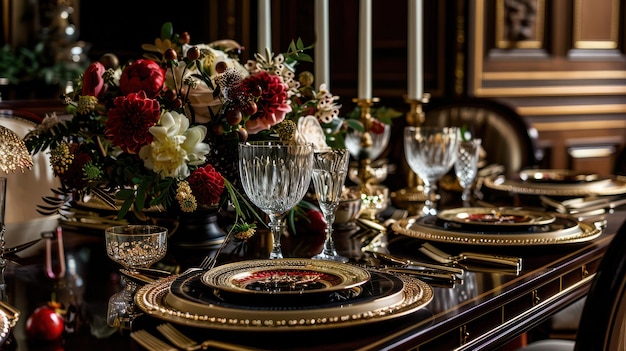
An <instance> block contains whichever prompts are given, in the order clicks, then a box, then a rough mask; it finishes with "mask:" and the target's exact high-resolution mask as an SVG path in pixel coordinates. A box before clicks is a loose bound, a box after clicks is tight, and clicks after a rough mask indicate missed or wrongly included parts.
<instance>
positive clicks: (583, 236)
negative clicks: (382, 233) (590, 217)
mask: <svg viewBox="0 0 626 351" xmlns="http://www.w3.org/2000/svg"><path fill="white" fill-rule="evenodd" d="M554 216H555V217H556V219H555V221H554V222H552V223H550V224H548V225H547V226H548V229H547V230H542V231H538V232H527V231H505V232H497V231H495V232H493V231H490V232H480V231H463V230H450V229H447V228H443V227H442V226H441V225H439V224H438V223H437V220H436V216H426V217H411V218H406V219H401V220H399V221H397V222H395V223H394V224H393V225H392V229H393V231H394V232H396V233H398V234H402V235H406V236H409V237H413V238H418V239H422V240H426V241H437V242H443V243H449V244H464V245H482V246H537V245H560V244H574V243H580V242H585V241H590V240H593V239H595V238H597V237H598V236H599V235H600V234H602V230H601V229H600V228H598V227H596V226H595V225H593V224H591V223H587V222H581V221H578V220H576V219H574V218H573V217H571V216H568V215H561V214H554Z"/></svg>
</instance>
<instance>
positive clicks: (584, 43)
mask: <svg viewBox="0 0 626 351" xmlns="http://www.w3.org/2000/svg"><path fill="white" fill-rule="evenodd" d="M511 4H513V5H515V6H512V5H511ZM624 5H625V4H624V1H620V0H573V1H565V0H555V1H544V0H529V1H521V0H520V1H506V0H476V1H474V2H473V6H472V9H471V12H470V13H468V15H469V17H470V22H471V23H472V25H471V27H470V28H469V33H470V38H471V43H470V45H469V48H470V52H469V54H470V58H471V64H470V66H469V67H468V71H469V72H468V73H469V74H470V76H469V77H470V79H469V81H468V89H469V94H470V95H473V96H478V97H485V98H492V99H496V100H500V101H503V102H505V103H507V104H509V105H511V106H513V107H514V108H515V109H516V110H517V112H518V113H519V114H521V115H522V116H523V117H524V118H526V119H527V120H528V121H529V122H530V123H531V124H532V125H533V126H534V127H535V128H536V129H537V130H538V132H539V138H540V139H539V140H540V146H541V147H542V148H543V149H544V154H545V159H544V164H545V165H546V166H549V167H553V168H572V169H585V170H595V171H602V172H606V173H609V172H611V171H612V170H613V165H614V163H615V161H616V155H617V153H618V152H620V150H621V149H622V148H623V147H624V144H626V53H625V52H624V48H625V47H626V45H625V43H626V39H625V37H624V19H625V13H626V8H625V6H624ZM520 27H521V29H520Z"/></svg>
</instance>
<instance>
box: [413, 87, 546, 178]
mask: <svg viewBox="0 0 626 351" xmlns="http://www.w3.org/2000/svg"><path fill="white" fill-rule="evenodd" d="M429 105H430V106H429ZM425 109H427V110H426V120H425V121H424V126H440V127H445V126H452V127H466V128H467V129H468V130H469V131H470V132H471V133H472V135H473V137H474V138H480V139H482V148H483V150H484V151H485V152H486V156H485V160H486V162H487V164H500V165H502V166H504V167H505V170H506V172H507V174H513V173H516V172H519V171H520V170H522V169H524V168H529V167H532V166H534V165H535V164H536V162H537V154H536V152H537V149H536V146H535V144H536V139H537V132H536V130H535V129H533V128H531V127H530V126H529V125H528V124H527V123H526V121H525V120H524V119H523V118H522V117H521V116H520V115H519V114H517V113H516V112H515V111H514V110H513V109H511V108H510V107H508V106H506V105H503V104H500V103H498V102H495V101H492V100H487V99H478V98H468V99H460V100H453V101H445V102H440V103H437V102H433V103H432V104H430V103H429V104H427V105H425Z"/></svg>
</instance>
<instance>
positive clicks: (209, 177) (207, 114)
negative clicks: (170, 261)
mask: <svg viewBox="0 0 626 351" xmlns="http://www.w3.org/2000/svg"><path fill="white" fill-rule="evenodd" d="M190 43H191V39H190V36H189V34H188V33H182V34H176V33H174V31H173V29H172V26H171V24H169V23H166V24H165V25H164V26H163V27H162V30H161V36H160V37H159V38H157V39H156V40H155V41H154V43H153V44H152V43H151V44H144V45H143V46H142V48H143V49H144V50H145V51H146V53H145V54H144V57H143V58H140V59H137V60H135V61H133V62H131V63H129V64H123V65H120V64H118V62H117V58H116V57H115V55H112V54H107V55H105V56H103V58H102V59H101V60H100V61H99V62H94V63H92V64H91V65H90V66H89V67H88V68H87V70H86V71H85V72H84V74H83V75H82V77H81V79H80V81H79V82H77V84H76V87H77V89H76V90H75V91H74V93H72V94H68V95H67V96H65V102H66V103H67V106H68V111H69V112H71V114H72V116H73V118H71V119H67V120H65V119H64V120H61V119H59V118H57V116H55V115H52V116H47V117H46V118H45V120H44V121H43V123H42V124H41V125H40V126H39V127H38V128H37V129H36V130H34V131H33V132H31V133H30V134H29V135H27V136H26V138H25V141H26V144H27V146H28V148H29V150H30V151H31V152H32V153H37V152H41V151H42V150H45V149H46V148H48V147H49V148H50V154H51V165H52V167H53V169H54V173H55V175H56V176H57V177H59V178H60V180H61V188H60V189H55V190H54V193H55V195H54V196H49V197H46V198H44V201H45V202H46V204H45V205H43V206H40V208H41V210H42V211H47V212H49V213H50V212H54V211H58V209H59V208H60V207H61V206H63V205H66V204H67V203H68V201H69V200H75V201H76V200H82V199H84V198H85V197H86V196H92V197H94V196H95V197H97V198H99V199H101V200H102V201H104V202H105V203H106V204H108V205H109V206H110V207H111V208H115V209H117V211H118V218H125V217H127V215H128V214H129V213H142V212H144V211H146V210H148V209H156V210H158V211H171V210H172V209H175V210H176V211H178V212H179V213H180V212H187V213H193V212H195V211H198V210H199V209H201V208H203V207H219V206H220V205H224V204H226V205H227V206H229V207H230V208H234V211H235V214H236V217H235V221H234V225H233V227H232V229H233V231H234V232H235V233H236V237H237V235H239V236H240V237H243V238H246V237H248V236H250V235H252V234H253V233H254V227H255V224H254V222H261V223H262V221H260V220H259V217H258V215H257V214H256V212H255V211H254V210H253V209H252V205H251V204H250V203H249V202H248V201H247V200H246V199H245V196H242V194H241V193H240V192H239V191H238V188H237V186H236V182H237V175H236V172H234V171H233V169H232V166H233V161H235V160H236V157H235V158H234V160H233V158H232V155H231V157H230V160H224V158H225V156H224V152H225V150H224V149H225V148H224V145H225V143H223V141H224V140H231V141H235V142H240V141H245V140H248V139H249V138H257V139H267V138H280V139H283V140H290V141H293V142H304V141H308V142H313V143H315V145H316V147H318V148H325V147H329V145H330V146H338V145H339V146H340V145H341V142H342V138H341V134H342V132H344V131H345V130H346V128H347V127H348V125H350V126H352V127H353V128H362V126H359V123H358V121H356V120H353V121H346V120H344V119H343V118H340V117H339V109H340V106H339V105H337V103H336V101H337V99H338V97H336V96H333V95H332V94H331V93H330V92H328V91H327V90H326V89H325V87H324V86H323V85H322V86H320V87H319V89H315V88H314V87H313V77H312V75H311V74H310V73H303V74H300V75H299V76H298V77H296V76H295V66H296V64H297V63H298V62H301V61H309V60H310V57H309V56H308V55H307V54H306V53H305V50H307V49H308V48H309V47H305V46H304V45H303V43H302V42H301V41H300V40H298V41H295V42H292V43H291V45H290V46H289V49H288V51H287V52H286V53H284V54H279V55H276V56H274V55H273V54H272V53H270V52H266V53H265V55H262V54H256V55H255V60H250V61H248V62H247V63H245V64H241V63H240V62H239V58H238V54H239V52H240V50H241V49H242V48H241V47H240V46H239V45H238V44H237V43H236V42H234V41H232V40H221V41H217V42H213V43H210V44H197V45H192V44H190ZM220 146H221V148H220ZM230 149H231V150H232V148H230ZM234 149H235V150H236V147H235V148H234ZM220 153H221V154H220ZM226 158H228V157H226ZM225 161H227V162H225ZM229 168H230V169H229Z"/></svg>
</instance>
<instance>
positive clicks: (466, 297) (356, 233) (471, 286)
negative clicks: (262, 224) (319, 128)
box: [5, 211, 625, 350]
mask: <svg viewBox="0 0 626 351" xmlns="http://www.w3.org/2000/svg"><path fill="white" fill-rule="evenodd" d="M624 214H625V213H624V212H623V211H622V212H616V213H614V214H612V215H610V217H609V218H608V219H609V221H608V227H607V228H606V229H605V231H604V233H603V234H602V235H601V236H600V237H599V238H597V239H595V240H593V241H590V242H585V243H581V244H572V245H562V246H552V247H508V248H499V249H498V252H494V251H493V250H494V248H485V247H471V248H467V247H460V246H459V245H443V244H437V246H438V247H439V248H441V249H443V250H444V251H447V252H451V253H459V252H461V251H468V249H471V251H478V252H480V251H483V252H490V253H496V254H506V255H514V256H519V257H521V258H522V259H523V268H522V270H521V272H519V274H517V272H514V271H506V270H504V271H503V270H497V269H496V270H489V269H479V270H476V269H467V270H465V273H464V274H463V276H462V277H461V279H459V280H458V281H456V282H454V283H453V284H441V282H437V281H428V283H429V284H430V285H431V286H432V288H433V293H434V298H433V299H432V301H431V302H430V303H429V304H428V305H427V306H426V307H425V308H422V309H419V310H418V311H416V312H414V313H411V314H409V315H407V316H403V317H399V318H396V319H392V320H388V321H383V322H376V323H371V324H366V325H361V326H358V327H348V331H349V332H347V331H346V329H345V328H339V329H326V330H324V331H323V332H320V331H317V332H316V331H298V332H293V333H292V334H290V335H289V337H288V338H287V337H284V334H283V333H276V334H272V333H270V334H267V333H263V334H262V333H257V332H250V333H249V335H248V334H243V335H245V337H244V336H242V331H241V330H233V331H229V330H226V331H222V330H220V331H215V330H212V329H194V328H189V327H184V326H181V327H180V329H181V330H182V331H184V332H185V333H186V334H188V335H189V336H192V337H193V338H194V339H196V340H198V341H201V340H204V339H207V338H215V339H218V340H224V341H229V342H233V343H237V344H242V345H247V346H253V347H257V348H262V349H263V348H267V349H284V350H287V349H289V350H294V349H296V350H316V349H319V348H320V347H324V349H329V350H333V349H337V350H348V349H349V350H353V349H359V348H363V349H380V348H382V347H383V346H389V345H392V344H395V343H400V344H403V345H404V346H403V347H402V348H404V347H409V346H411V347H415V346H417V345H421V344H424V345H423V346H422V348H420V350H421V349H449V348H453V347H456V346H459V345H460V343H461V342H463V341H468V340H471V338H474V337H476V336H478V335H481V334H484V333H485V332H486V331H487V330H491V329H493V328H494V327H495V326H497V325H500V324H502V323H505V322H507V321H509V320H512V319H514V317H515V316H516V315H519V314H521V313H523V312H524V311H526V310H529V309H531V308H533V307H535V306H537V305H539V307H541V306H542V305H541V304H540V303H538V301H539V300H537V301H534V300H533V297H536V298H537V299H541V302H543V301H544V300H546V298H547V297H548V296H552V295H559V297H558V298H557V299H556V300H553V301H552V302H550V306H548V305H547V304H546V307H545V308H547V309H555V310H558V309H560V308H563V307H565V306H566V305H567V304H569V303H571V302H573V301H574V300H575V299H576V298H578V297H580V296H582V294H584V293H586V285H585V284H587V283H589V282H588V281H586V280H585V274H586V273H581V266H582V267H584V268H585V269H587V270H588V271H589V273H593V272H594V269H595V268H594V267H595V266H597V264H598V263H599V259H600V258H601V256H602V252H603V250H604V248H605V247H606V246H607V245H608V242H609V240H610V239H611V236H612V234H613V233H615V231H616V230H617V228H618V227H619V225H620V224H621V222H622V221H623V218H624ZM371 234H372V233H371V232H368V230H367V229H366V228H364V227H362V226H356V227H353V228H348V229H347V230H338V231H337V232H336V235H335V242H336V246H337V249H338V251H339V252H340V253H341V254H342V255H346V256H349V257H351V259H352V261H353V262H356V263H359V264H372V263H373V262H374V261H373V260H372V257H371V255H370V254H368V253H367V252H363V251H362V250H361V247H362V246H363V245H364V244H367V243H369V241H368V240H371V239H372V235H371ZM269 235H270V234H269V233H267V232H263V231H260V232H259V233H258V234H257V236H256V237H255V238H254V239H253V242H252V244H251V245H250V246H249V247H248V249H247V250H240V251H237V250H236V249H235V248H233V247H229V246H227V248H226V250H225V252H224V254H223V255H220V259H219V262H220V263H222V262H228V261H237V260H244V259H252V258H265V257H267V256H265V255H267V252H268V250H269V247H270V246H269V245H268V243H269V240H268V238H269ZM320 239H321V240H320ZM378 239H380V238H378ZM64 240H65V250H66V261H67V272H66V275H65V277H63V278H61V279H50V278H48V277H47V276H46V272H45V267H44V258H43V252H35V253H34V254H32V255H31V256H29V257H28V258H25V259H24V260H23V261H22V262H21V265H15V264H11V265H10V266H9V268H8V269H7V282H8V284H9V287H8V293H9V299H10V302H11V303H12V304H13V305H14V306H16V307H17V308H19V309H20V311H22V316H21V318H20V320H19V322H18V325H17V326H16V327H15V328H14V330H13V335H12V338H11V339H10V343H8V344H7V345H5V348H6V349H11V347H12V346H16V347H17V349H18V350H63V349H64V350H85V349H92V350H111V349H114V348H118V349H120V350H123V349H131V348H132V349H141V347H140V346H138V345H137V344H136V343H135V342H134V341H131V339H130V337H129V336H128V332H127V331H118V330H117V329H115V328H111V327H109V326H108V325H107V323H106V314H107V303H108V300H109V298H110V297H111V296H112V295H113V294H115V293H116V292H118V291H120V290H122V288H123V286H122V283H121V279H120V274H119V272H118V268H119V267H118V266H117V265H115V264H114V263H113V262H112V261H111V260H109V259H108V258H107V256H106V253H105V250H104V236H103V235H98V234H94V233H90V234H87V233H80V232H76V231H65V232H64ZM384 240H385V245H386V248H388V250H389V251H390V252H392V253H394V254H396V255H399V256H402V257H406V258H411V259H414V260H419V261H429V258H428V257H426V256H425V255H424V254H422V253H421V252H420V251H419V247H420V245H421V244H422V242H421V241H419V240H416V239H413V238H409V237H405V236H402V235H395V234H393V233H389V234H387V235H385V236H384ZM322 242H323V237H322V238H317V237H310V236H301V237H291V238H289V239H288V240H286V241H285V242H284V243H283V251H284V253H285V256H287V257H310V256H311V253H315V252H319V248H320V247H321V246H320V245H321V244H322ZM206 253H207V250H189V249H185V250H176V249H172V250H170V251H169V252H168V256H167V257H166V258H165V259H164V260H163V261H161V262H160V263H159V266H158V268H165V269H169V270H172V271H176V272H180V271H182V270H184V269H185V268H187V267H193V266H194V265H197V264H198V263H199V262H200V261H201V260H202V258H203V257H204V256H205V255H206ZM430 262H432V260H430ZM580 281H583V283H584V284H583V283H580V284H579V283H578V282H580ZM555 282H558V283H555ZM555 284H557V285H558V286H557V285H555ZM577 284H578V285H577ZM569 286H574V288H572V289H570V290H568V291H566V292H562V291H563V290H567V289H566V287H569ZM559 291H561V293H559ZM52 296H54V297H55V299H56V300H57V301H59V302H61V303H62V304H63V305H64V306H66V307H68V308H67V310H68V311H67V313H68V316H69V317H68V319H69V323H68V325H67V330H66V335H65V337H64V338H63V340H62V341H61V342H59V343H39V344H34V343H31V342H27V340H26V335H25V322H26V319H27V317H28V315H29V314H30V313H31V312H32V311H33V310H34V309H35V308H36V307H37V306H39V305H42V304H45V303H46V302H47V301H49V300H50V299H51V298H52ZM543 318H547V317H545V316H544V317H543ZM160 323H162V321H160V320H158V319H155V318H153V317H150V316H145V315H144V316H143V317H140V318H138V319H137V320H136V321H135V322H134V325H133V328H134V329H144V328H146V329H148V330H150V331H154V334H155V335H159V334H158V333H157V332H156V330H155V329H154V328H155V327H156V325H158V324H160ZM357 328H358V330H354V329H357ZM350 329H353V330H350ZM461 330H465V331H466V332H467V333H466V334H467V337H466V339H465V340H463V338H464V337H463V336H459V335H461V334H462V333H461V334H459V333H460V331H461ZM346 335H353V336H352V337H346ZM512 337H514V335H509V336H506V337H503V338H502V340H503V341H502V342H505V341H506V340H508V339H511V338H512ZM495 338H496V339H497V338H498V337H495ZM294 340H296V341H297V340H300V341H301V342H297V343H295V344H294ZM498 342H499V341H498Z"/></svg>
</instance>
